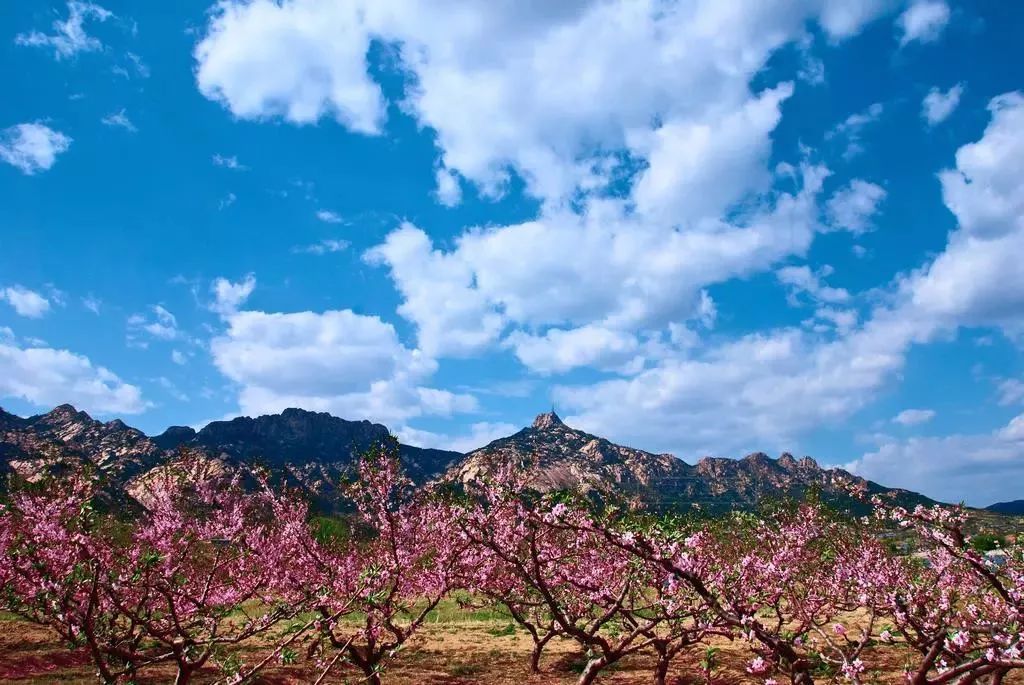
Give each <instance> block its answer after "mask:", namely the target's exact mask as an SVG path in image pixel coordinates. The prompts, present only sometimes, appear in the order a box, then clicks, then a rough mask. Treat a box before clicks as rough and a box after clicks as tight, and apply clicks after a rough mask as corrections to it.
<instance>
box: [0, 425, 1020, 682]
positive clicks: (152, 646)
mask: <svg viewBox="0 0 1024 685" xmlns="http://www.w3.org/2000/svg"><path fill="white" fill-rule="evenodd" d="M396 454H397V451H396V445H395V444H393V443H385V444H382V445H381V446H379V447H378V448H376V449H374V450H372V451H371V452H370V453H369V454H367V455H366V456H365V457H363V458H362V460H361V461H360V463H359V469H358V477H357V478H355V479H353V482H352V483H351V484H350V485H349V486H347V487H346V488H345V494H346V497H347V500H348V505H349V508H350V511H351V512H352V513H351V515H350V516H347V517H346V518H345V522H346V529H345V530H344V531H340V530H338V529H336V528H337V527H334V528H332V527H325V526H323V525H322V524H319V523H317V521H316V520H315V519H311V518H310V516H309V511H308V508H307V506H306V505H305V504H304V503H303V502H302V500H301V499H300V498H297V497H294V496H292V495H290V494H289V493H287V492H284V491H282V490H280V489H275V488H272V487H270V486H269V485H268V484H267V483H266V482H260V483H258V484H257V485H256V486H255V487H253V484H252V483H244V484H243V483H242V482H241V481H240V480H239V478H237V477H229V476H227V475H225V474H224V473H223V472H222V471H221V470H220V469H219V468H218V467H217V465H216V463H215V462H209V461H205V460H203V459H200V458H194V457H187V456H183V457H182V458H181V459H179V460H178V462H176V464H175V466H174V467H173V468H165V469H162V470H160V471H159V472H157V473H155V474H151V475H150V476H149V477H147V478H146V479H145V480H144V481H143V482H140V483H138V484H136V487H135V490H134V492H133V494H134V496H135V499H136V500H137V501H138V502H140V503H141V504H142V506H141V507H140V508H139V510H138V511H136V512H134V513H133V514H132V515H131V516H126V515H124V514H122V515H121V516H114V515H112V514H109V513H103V512H102V511H101V510H102V509H104V507H102V506H100V507H98V506H97V502H102V501H103V500H102V498H99V497H98V490H97V485H96V481H95V479H94V478H92V477H90V476H88V474H86V473H83V472H74V473H72V474H70V475H69V474H65V475H63V476H61V477H59V478H54V479H50V480H46V481H43V482H39V483H35V484H28V485H26V486H24V487H21V488H18V489H16V490H15V491H14V492H12V493H11V494H10V495H9V496H8V498H7V500H8V501H7V503H6V504H5V505H3V508H2V509H0V555H2V556H0V591H2V594H0V603H2V604H3V607H4V608H5V609H7V610H9V611H12V612H14V613H16V614H18V615H20V616H21V617H23V618H25V619H28V620H30V621H34V622H37V623H40V624H43V625H46V626H49V627H51V628H52V629H54V630H56V631H57V632H58V633H59V634H60V636H61V638H62V639H63V640H64V641H66V642H67V643H68V644H69V645H70V646H71V647H73V648H76V649H85V650H87V651H88V653H89V654H90V656H91V658H92V659H93V661H94V663H95V666H96V669H97V673H98V676H99V678H100V679H101V680H102V681H103V682H106V683H128V682H132V681H134V680H135V679H136V678H137V677H139V676H140V675H145V672H146V670H147V669H150V668H152V667H155V666H158V665H163V666H162V667H164V668H166V667H167V666H166V665H167V664H170V665H171V666H172V668H173V669H174V670H175V672H176V673H177V680H176V682H178V683H186V682H190V681H192V680H194V679H196V678H197V677H199V676H200V675H202V676H203V677H204V679H205V678H206V677H208V676H209V674H210V673H214V674H220V675H219V677H220V679H221V681H223V682H236V683H237V682H244V681H249V680H251V679H253V678H254V677H255V676H256V675H257V674H258V673H259V672H260V671H261V669H263V668H265V667H266V666H268V665H270V664H272V663H282V662H283V663H293V662H303V664H304V668H305V669H306V670H305V672H307V673H314V674H315V675H314V676H312V678H313V679H314V680H315V681H316V682H323V681H324V680H325V679H327V678H328V677H330V676H331V674H332V673H333V674H334V675H336V676H337V675H339V674H340V673H343V671H344V670H345V669H348V670H349V671H352V672H355V673H358V674H359V675H358V680H361V681H363V682H367V683H371V684H375V683H379V682H380V681H381V678H382V677H384V675H385V673H386V667H387V664H388V663H389V661H390V660H392V659H394V658H398V657H397V655H398V654H399V651H400V648H401V647H402V646H403V645H404V644H405V643H407V642H408V641H409V639H410V638H411V637H412V636H413V635H414V634H415V633H416V631H417V630H418V629H419V628H420V627H421V626H422V625H423V623H424V621H425V620H427V618H428V616H429V615H430V614H431V612H432V610H434V609H435V608H436V607H437V605H438V604H439V603H440V602H441V601H442V600H443V599H445V598H457V599H458V600H459V601H461V602H463V603H464V604H466V605H467V607H477V606H480V605H482V604H486V605H492V606H498V607H500V608H501V609H502V610H503V611H504V612H505V613H507V614H508V615H509V616H510V617H511V618H512V619H513V620H514V621H515V622H516V623H518V624H519V626H521V628H522V629H523V630H525V631H526V632H527V633H529V635H530V636H531V637H532V639H533V644H534V649H533V653H532V656H531V663H530V668H531V669H532V670H534V671H537V670H539V669H540V667H541V663H542V655H543V652H544V648H545V646H546V645H547V644H548V643H549V642H550V641H551V640H552V639H555V638H560V639H570V640H573V641H575V642H576V643H578V644H579V646H580V647H581V649H582V650H583V651H584V652H585V653H586V655H587V659H588V660H587V663H586V666H585V668H584V669H583V672H582V673H581V675H580V680H579V682H580V683H582V684H587V683H592V682H595V681H596V680H597V679H598V678H599V676H600V674H601V673H602V671H603V670H604V669H606V668H607V667H609V666H611V665H612V664H615V663H616V662H617V661H619V660H621V659H623V658H624V657H627V656H629V655H631V654H635V653H638V652H643V653H646V654H650V655H653V657H654V662H653V663H654V668H653V673H652V680H653V681H654V682H655V683H659V684H663V683H665V682H666V678H667V676H668V673H669V669H670V665H671V664H672V662H673V659H674V658H675V657H676V656H678V655H680V654H681V653H683V652H685V651H694V652H695V653H699V654H706V655H707V656H706V657H705V658H704V660H703V661H702V662H701V663H702V664H703V666H702V668H703V670H704V673H703V674H702V675H703V677H705V678H707V679H708V680H710V679H711V676H712V675H713V671H714V669H715V664H714V659H713V655H714V651H713V650H708V649H707V646H708V644H709V642H711V641H715V640H719V639H721V638H725V639H731V640H733V641H734V642H735V643H737V644H740V645H742V646H743V648H744V649H745V650H747V651H748V659H747V664H746V671H747V674H748V678H749V680H750V681H752V682H762V683H765V684H766V685H772V684H773V683H778V682H780V681H784V680H788V681H790V682H792V683H795V684H800V685H809V684H810V683H813V682H814V681H815V679H818V680H828V681H840V682H852V683H863V682H871V681H873V680H874V679H875V677H876V676H877V672H878V670H879V669H881V668H883V667H882V666H881V664H880V663H874V662H873V658H874V657H876V656H877V655H879V654H885V653H888V654H890V655H891V654H892V653H898V654H899V655H900V658H901V659H902V663H904V664H905V673H904V674H903V676H905V678H906V679H907V681H908V682H910V683H913V684H915V685H917V684H924V683H983V682H985V683H1001V682H1002V681H1003V679H1004V678H1005V677H1006V676H1007V674H1009V673H1011V672H1012V671H1014V670H1016V669H1024V654H1022V652H1024V559H1022V555H1021V551H1020V549H1015V550H1010V551H1009V554H1008V555H1007V556H1006V557H1005V563H1001V564H999V565H996V564H993V563H992V562H991V561H990V560H989V559H987V558H986V557H985V555H983V554H981V553H979V552H977V551H975V550H974V549H973V548H972V547H971V544H970V538H969V536H968V535H967V534H966V533H965V532H964V523H965V514H964V512H962V511H960V510H957V509H953V508H942V507H935V508H923V507H918V508H917V509H915V510H912V511H907V510H905V509H902V508H900V507H897V506H892V505H891V504H888V503H885V502H882V501H878V500H875V501H873V502H871V504H872V507H873V510H874V512H875V513H874V516H872V517H867V518H865V519H861V520H856V519H849V518H843V517H840V516H838V515H835V514H832V513H830V512H829V511H827V510H826V509H825V508H823V507H821V506H817V505H814V504H808V503H805V504H802V505H794V506H792V507H789V508H784V507H780V508H779V509H778V510H777V511H775V512H774V513H771V514H761V515H757V516H755V515H751V514H736V515H733V516H730V517H726V518H723V519H719V520H709V521H696V520H686V519H674V518H665V517H661V518H657V517H653V516H649V515H644V514H643V513H638V512H633V511H630V510H629V508H628V507H616V506H612V505H610V504H609V503H608V502H604V503H602V504H601V505H600V506H598V505H597V504H595V503H593V502H589V501H586V500H583V499H580V498H579V497H573V496H571V495H569V494H566V493H548V494H540V493H536V492H534V491H532V490H531V489H530V488H528V487H526V481H525V476H524V475H523V471H522V470H517V469H513V468H508V469H507V470H505V471H503V472H499V473H496V474H494V475H493V476H491V477H489V478H486V479H481V480H480V481H479V482H475V483H473V484H470V485H467V486H466V487H465V489H464V490H460V491H459V492H457V493H456V492H454V491H450V492H445V493H441V492H438V491H437V490H436V489H434V490H432V491H429V490H425V489H419V490H417V489H414V488H413V487H412V484H411V483H410V482H409V481H408V480H407V479H406V478H405V477H404V476H403V474H402V472H401V469H400V466H399V463H398V460H397V458H396ZM106 508H109V506H108V507H106ZM894 528H902V529H905V530H906V532H907V533H908V534H911V535H914V536H916V538H917V542H918V546H919V547H920V548H921V549H925V550H927V555H926V556H925V557H924V558H921V557H907V556H899V555H896V554H893V553H891V552H890V551H889V550H888V549H887V548H886V547H885V545H884V544H883V543H882V542H881V541H880V540H879V536H878V532H879V531H880V530H884V529H894ZM284 626H288V628H289V629H288V630H282V628H283V627H284ZM254 639H259V640H263V641H264V642H265V643H266V644H269V645H271V646H270V648H269V649H268V652H269V653H267V654H266V656H264V657H262V658H261V659H260V660H258V661H252V662H250V663H245V662H243V661H241V659H240V657H239V656H238V654H239V651H238V649H237V647H238V646H239V645H240V644H241V643H243V642H247V641H251V640H254ZM691 662H692V660H691ZM890 662H891V659H890ZM214 667H216V668H214ZM693 675H698V674H693Z"/></svg>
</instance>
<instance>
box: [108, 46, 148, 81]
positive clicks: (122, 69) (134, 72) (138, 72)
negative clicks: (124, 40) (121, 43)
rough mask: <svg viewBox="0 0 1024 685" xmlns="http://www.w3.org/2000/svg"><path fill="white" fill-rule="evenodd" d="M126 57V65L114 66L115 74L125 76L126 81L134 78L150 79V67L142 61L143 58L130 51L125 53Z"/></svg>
mask: <svg viewBox="0 0 1024 685" xmlns="http://www.w3.org/2000/svg"><path fill="white" fill-rule="evenodd" d="M124 56H125V62H124V64H118V65H116V66H114V67H113V68H112V69H111V71H112V72H114V73H115V74H117V75H118V76H123V77H124V78H126V79H130V78H132V77H133V76H138V77H139V78H149V67H148V66H147V65H146V63H145V62H143V61H142V58H141V57H139V56H138V55H136V54H135V53H134V52H130V51H128V52H125V53H124Z"/></svg>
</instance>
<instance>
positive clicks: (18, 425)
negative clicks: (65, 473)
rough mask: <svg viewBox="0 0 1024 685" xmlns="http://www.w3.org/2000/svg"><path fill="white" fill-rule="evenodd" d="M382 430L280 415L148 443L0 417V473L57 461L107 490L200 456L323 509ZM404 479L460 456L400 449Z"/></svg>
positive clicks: (43, 418)
mask: <svg viewBox="0 0 1024 685" xmlns="http://www.w3.org/2000/svg"><path fill="white" fill-rule="evenodd" d="M387 435H388V429H387V428H385V427H384V426H382V425H381V424H377V423H370V422H369V421H346V420H344V419H339V418H337V417H334V416H331V415H330V414H325V413H317V412H309V411H304V410H301V409H286V410H285V411H284V412H282V413H281V414H274V415H269V416H260V417H258V418H249V417H239V418H236V419H232V420H231V421H215V422H213V423H211V424H209V425H207V426H206V427H204V428H203V429H202V430H200V431H198V432H197V431H195V430H194V429H192V428H188V427H185V426H172V427H171V428H168V429H167V430H166V431H164V432H163V433H161V434H160V435H158V436H156V437H153V438H150V437H147V436H146V435H145V434H143V433H142V432H141V431H139V430H137V429H135V428H131V427H130V426H127V425H125V424H124V423H123V422H122V421H120V420H114V421H110V422H108V423H102V422H100V421H96V420H95V419H93V418H92V417H90V416H89V415H88V414H86V413H85V412H80V411H78V410H76V409H75V408H74V407H72V406H71V405H61V406H59V407H57V408H55V409H54V410H53V411H50V412H48V413H46V414H41V415H38V416H32V417H29V418H27V419H23V418H21V417H18V416H15V415H13V414H9V413H7V412H4V411H3V410H0V469H3V470H4V471H8V472H9V471H17V472H18V473H20V474H21V475H23V476H26V477H34V475H36V474H38V473H39V472H40V471H41V470H43V469H44V468H46V467H47V465H52V464H50V463H51V462H52V461H53V459H54V458H55V457H56V456H58V455H59V458H60V460H62V461H67V460H76V461H82V462H89V463H92V464H94V465H95V466H97V467H98V468H99V469H100V470H101V471H102V472H103V473H104V475H106V476H107V479H108V481H109V483H110V487H111V488H112V490H122V491H124V490H127V491H131V483H132V482H133V481H135V480H137V479H139V478H142V477H144V474H145V473H147V472H148V471H150V470H151V469H153V468H155V467H158V466H159V465H161V464H163V463H166V462H167V461H168V460H170V459H172V458H173V457H174V454H175V453H176V452H177V451H178V450H181V449H189V450H195V451H198V452H201V453H202V454H204V455H206V456H207V457H208V458H210V459H215V460H217V461H218V462H219V463H220V464H221V465H222V466H223V468H227V469H231V470H241V471H242V472H243V473H244V472H245V471H246V470H248V469H251V468H252V467H254V466H256V465H260V466H264V467H268V468H269V469H270V471H271V473H272V474H274V475H275V476H276V477H278V478H279V479H281V480H282V481H284V482H285V483H287V484H288V485H290V486H292V487H296V488H298V489H299V490H301V491H303V492H305V493H306V494H307V495H308V496H309V497H310V498H311V499H312V500H313V501H314V502H316V503H318V504H321V505H323V506H329V505H330V502H329V500H330V496H331V494H332V492H333V490H334V488H335V486H336V484H337V483H338V482H339V480H340V479H341V478H342V477H343V476H344V475H345V473H346V472H347V470H348V469H349V467H350V466H351V465H352V464H353V463H354V461H355V459H356V458H357V457H358V456H359V454H361V453H362V452H364V451H365V450H366V449H368V448H369V447H370V446H371V445H373V444H374V443H376V442H379V441H380V440H382V439H383V438H385V437H387ZM400 452H401V456H402V460H403V462H404V463H405V466H406V469H407V471H408V473H409V475H410V476H411V477H412V478H413V479H414V480H416V481H418V482H425V481H426V480H429V479H431V478H433V477H435V476H437V474H439V473H442V472H444V470H445V469H447V468H449V467H450V466H451V465H453V464H454V463H456V461H458V460H459V459H461V458H462V456H463V455H462V454H461V453H459V452H450V451H446V450H431V449H422V448H419V447H412V446H410V445H401V447H400Z"/></svg>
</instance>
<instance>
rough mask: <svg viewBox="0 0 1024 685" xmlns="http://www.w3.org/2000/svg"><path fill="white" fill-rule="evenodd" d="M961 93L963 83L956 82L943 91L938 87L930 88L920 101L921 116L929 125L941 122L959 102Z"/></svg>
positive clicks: (962, 91)
mask: <svg viewBox="0 0 1024 685" xmlns="http://www.w3.org/2000/svg"><path fill="white" fill-rule="evenodd" d="M963 93H964V85H963V84H962V83H958V84H956V85H955V86H953V87H952V88H950V89H949V90H947V91H946V92H945V93H943V92H942V91H941V90H939V89H938V88H932V89H931V90H929V91H928V94H927V95H925V96H924V100H922V101H921V116H922V117H923V118H924V120H925V121H926V122H928V125H929V126H935V125H937V124H941V123H942V122H943V121H945V120H946V119H948V118H949V116H950V115H951V114H952V113H953V111H954V110H955V109H956V108H957V105H959V104H960V96H961V95H963Z"/></svg>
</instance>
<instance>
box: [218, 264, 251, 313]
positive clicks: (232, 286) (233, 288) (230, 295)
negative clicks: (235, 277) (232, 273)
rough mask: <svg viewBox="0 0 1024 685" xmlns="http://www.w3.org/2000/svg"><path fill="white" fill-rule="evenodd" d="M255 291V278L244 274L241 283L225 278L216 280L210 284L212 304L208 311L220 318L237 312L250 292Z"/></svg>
mask: <svg viewBox="0 0 1024 685" xmlns="http://www.w3.org/2000/svg"><path fill="white" fill-rule="evenodd" d="M255 289H256V277H255V276H254V275H252V274H246V276H245V278H243V279H242V280H241V281H238V282H237V283H236V282H232V281H229V280H228V279H226V278H217V279H216V280H214V281H213V283H211V284H210V292H212V293H213V298H214V299H213V302H212V303H211V304H210V307H209V308H210V311H212V312H216V313H217V314H220V315H221V316H228V315H229V314H233V313H234V312H236V311H238V308H239V307H241V306H242V305H243V304H244V303H245V301H246V300H248V299H249V296H250V295H252V291H253V290H255Z"/></svg>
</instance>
